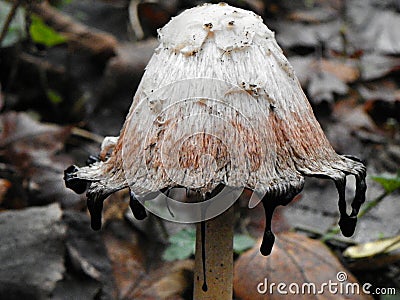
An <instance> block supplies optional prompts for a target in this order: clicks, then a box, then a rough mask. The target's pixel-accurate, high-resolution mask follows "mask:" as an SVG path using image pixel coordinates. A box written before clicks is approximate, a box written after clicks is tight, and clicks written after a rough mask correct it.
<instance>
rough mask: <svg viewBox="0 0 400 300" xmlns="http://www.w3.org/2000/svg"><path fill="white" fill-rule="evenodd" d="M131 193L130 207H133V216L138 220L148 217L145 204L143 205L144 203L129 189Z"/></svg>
mask: <svg viewBox="0 0 400 300" xmlns="http://www.w3.org/2000/svg"><path fill="white" fill-rule="evenodd" d="M129 195H130V201H129V207H130V208H131V211H132V213H133V216H134V217H135V218H136V219H137V220H143V219H145V218H146V217H147V213H146V210H145V208H144V206H143V205H142V203H140V202H139V200H138V199H136V197H135V195H134V194H133V193H132V191H129Z"/></svg>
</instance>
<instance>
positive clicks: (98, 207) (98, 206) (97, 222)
mask: <svg viewBox="0 0 400 300" xmlns="http://www.w3.org/2000/svg"><path fill="white" fill-rule="evenodd" d="M86 196H87V202H86V203H87V207H88V209H89V213H90V226H91V227H92V229H93V230H96V231H97V230H100V229H101V217H102V211H103V202H104V200H105V199H106V198H107V196H108V195H102V194H95V193H89V192H88V193H87V195H86Z"/></svg>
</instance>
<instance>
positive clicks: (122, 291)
mask: <svg viewBox="0 0 400 300" xmlns="http://www.w3.org/2000/svg"><path fill="white" fill-rule="evenodd" d="M103 237H104V243H105V246H106V249H107V253H108V256H109V258H110V261H111V265H112V273H113V277H114V279H115V285H116V288H117V294H118V299H129V298H128V295H129V293H131V292H132V291H133V290H134V289H135V287H136V286H137V285H138V284H139V283H140V281H141V279H142V278H143V277H145V276H146V263H145V255H144V252H145V249H144V244H143V243H141V241H140V235H139V234H138V233H137V232H135V231H134V230H132V228H131V227H130V226H128V225H127V224H124V222H120V221H114V222H111V223H110V224H109V225H108V226H107V228H106V230H105V231H104V233H103ZM135 299H136V298H135Z"/></svg>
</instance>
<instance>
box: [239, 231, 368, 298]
mask: <svg viewBox="0 0 400 300" xmlns="http://www.w3.org/2000/svg"><path fill="white" fill-rule="evenodd" d="M260 243H261V241H259V242H258V245H256V246H254V247H253V248H252V249H251V250H249V251H247V252H245V253H244V254H243V255H241V256H240V257H239V259H238V260H237V261H236V263H235V269H234V292H235V295H236V297H238V298H240V299H242V300H257V299H281V298H282V297H283V296H288V295H289V297H296V299H372V298H371V297H368V296H366V295H357V294H356V293H354V294H344V293H343V294H340V293H339V294H338V293H336V294H333V293H329V291H328V289H327V287H326V286H325V290H324V293H323V294H318V293H316V292H315V293H305V294H304V293H303V294H301V293H297V294H296V295H293V294H290V293H291V292H290V291H291V289H289V288H288V287H289V285H292V286H298V287H299V288H300V291H301V288H302V285H303V284H306V285H305V288H306V289H305V291H306V292H307V291H308V288H310V290H311V291H313V288H312V287H310V286H311V285H312V284H314V286H315V287H316V290H319V289H320V288H321V287H323V286H322V284H324V283H325V284H328V283H329V282H330V281H331V282H336V283H337V284H339V283H342V284H343V285H344V286H346V285H347V284H352V285H354V284H355V283H357V280H356V279H355V278H354V276H353V275H351V273H350V272H349V271H347V270H346V269H345V267H344V266H343V265H341V263H340V262H339V260H338V259H337V258H336V257H335V256H334V255H333V254H332V253H331V252H330V250H329V249H328V248H327V247H326V246H325V245H324V244H323V243H322V242H320V241H318V240H313V239H310V238H308V237H306V236H303V235H300V234H297V233H293V232H286V233H280V234H277V236H276V241H275V246H274V248H273V250H272V253H271V255H270V256H268V257H264V256H262V255H261V254H260V253H259V246H260ZM338 278H340V279H338ZM341 278H343V280H342V279H341ZM265 283H267V284H265ZM281 283H282V284H286V288H285V289H284V290H285V291H287V292H288V295H282V294H279V293H278V291H277V285H279V284H281ZM273 284H275V285H273ZM310 284H311V285H310ZM271 288H272V289H273V293H270V291H271V290H270V289H271ZM258 289H259V290H260V292H259V291H258ZM264 289H265V293H264ZM361 290H362V287H361V285H360V291H361ZM361 292H362V291H361Z"/></svg>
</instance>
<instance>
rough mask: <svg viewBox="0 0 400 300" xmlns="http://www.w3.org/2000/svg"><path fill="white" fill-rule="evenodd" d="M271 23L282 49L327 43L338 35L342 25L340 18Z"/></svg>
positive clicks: (311, 46)
mask: <svg viewBox="0 0 400 300" xmlns="http://www.w3.org/2000/svg"><path fill="white" fill-rule="evenodd" d="M271 24H272V25H273V26H271V27H274V28H277V34H276V39H277V41H278V43H279V44H280V45H281V46H282V47H283V48H284V49H289V48H293V47H299V46H301V47H310V48H315V47H317V46H319V45H320V44H321V43H329V42H330V41H331V40H334V39H335V37H338V36H339V32H340V28H341V26H342V24H341V21H340V20H333V21H330V22H325V23H319V24H311V25H309V24H302V23H294V22H288V21H280V22H277V23H276V24H273V22H271Z"/></svg>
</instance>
